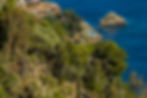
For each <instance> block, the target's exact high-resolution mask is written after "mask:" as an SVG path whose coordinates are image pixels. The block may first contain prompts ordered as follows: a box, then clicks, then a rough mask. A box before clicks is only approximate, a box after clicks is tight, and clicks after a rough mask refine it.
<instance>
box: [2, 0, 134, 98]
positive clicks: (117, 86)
mask: <svg viewBox="0 0 147 98" xmlns="http://www.w3.org/2000/svg"><path fill="white" fill-rule="evenodd" d="M12 1H13V0H12ZM12 1H10V0H7V1H6V3H5V4H4V5H3V6H1V9H0V97H1V98H136V94H135V91H133V90H132V89H131V87H130V86H129V85H128V84H126V83H123V82H122V80H121V78H120V75H121V74H122V73H123V71H124V70H125V68H126V65H127V64H126V61H125V59H126V54H125V52H124V51H123V50H122V49H121V48H119V46H118V45H116V44H115V43H114V42H105V41H97V42H92V41H91V39H89V38H87V36H83V34H81V32H82V31H83V29H84V28H82V27H81V25H80V22H81V21H83V20H82V19H81V18H79V17H78V16H76V15H75V14H74V13H72V12H62V13H61V14H60V15H56V16H48V17H45V18H42V19H40V18H39V19H38V18H37V17H35V16H32V15H30V14H28V13H27V12H25V11H24V10H22V9H20V8H17V7H16V6H15V2H12ZM77 33H78V34H80V39H78V41H77V40H74V38H73V37H74V35H75V34H77ZM80 40H84V42H83V41H80Z"/></svg>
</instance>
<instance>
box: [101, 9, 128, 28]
mask: <svg viewBox="0 0 147 98" xmlns="http://www.w3.org/2000/svg"><path fill="white" fill-rule="evenodd" d="M125 25H126V20H125V19H124V18H123V17H121V16H119V15H118V14H116V13H114V12H110V13H108V14H107V15H106V16H105V17H104V18H102V19H101V20H100V26H101V27H102V28H119V27H123V26H125Z"/></svg>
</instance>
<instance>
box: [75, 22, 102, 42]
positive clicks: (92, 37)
mask: <svg viewBox="0 0 147 98" xmlns="http://www.w3.org/2000/svg"><path fill="white" fill-rule="evenodd" d="M80 25H81V27H82V31H81V32H80V33H79V32H78V33H76V34H75V35H74V37H73V40H74V41H76V42H80V43H87V41H88V42H91V43H97V42H99V41H101V40H102V36H101V35H100V33H99V32H97V31H96V30H95V29H94V28H93V27H92V26H90V25H89V24H88V23H87V22H85V21H81V23H80Z"/></svg>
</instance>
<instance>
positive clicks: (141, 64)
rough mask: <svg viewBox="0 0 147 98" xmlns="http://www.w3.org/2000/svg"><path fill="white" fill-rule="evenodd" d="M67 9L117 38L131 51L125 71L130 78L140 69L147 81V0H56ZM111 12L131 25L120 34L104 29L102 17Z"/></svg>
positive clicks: (103, 33) (115, 39) (109, 36)
mask: <svg viewBox="0 0 147 98" xmlns="http://www.w3.org/2000/svg"><path fill="white" fill-rule="evenodd" d="M52 1H56V2H57V3H58V4H59V5H60V6H61V7H62V8H63V9H64V10H66V9H70V10H74V11H75V12H76V13H77V14H79V15H80V16H81V17H83V18H84V19H85V20H86V21H87V22H88V23H89V24H91V25H92V26H94V27H95V28H96V29H97V30H98V31H100V32H101V34H102V35H103V36H104V39H105V40H108V39H111V40H114V41H116V42H117V43H118V44H119V45H120V46H121V47H122V48H123V49H125V51H126V52H127V54H128V56H129V57H128V60H127V61H128V63H129V67H128V69H127V71H126V72H125V73H124V76H123V77H124V79H127V77H128V75H129V73H130V72H131V71H136V72H137V73H138V74H139V75H140V76H142V77H143V78H144V80H147V77H145V76H146V75H147V0H52ZM109 11H115V12H117V13H118V14H120V15H121V16H123V17H124V18H125V19H126V20H127V22H128V25H127V26H126V27H125V28H123V29H121V30H119V31H118V32H116V33H106V32H103V31H102V30H101V29H100V28H99V26H98V23H99V20H100V19H101V18H102V17H103V16H104V15H105V14H106V13H108V12H109Z"/></svg>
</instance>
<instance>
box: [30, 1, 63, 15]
mask: <svg viewBox="0 0 147 98" xmlns="http://www.w3.org/2000/svg"><path fill="white" fill-rule="evenodd" d="M27 10H28V11H29V12H30V13H31V14H33V15H35V16H38V17H45V16H48V15H56V14H59V13H60V12H61V9H60V7H59V6H58V5H57V4H56V3H51V2H49V3H48V2H38V3H34V2H29V3H27Z"/></svg>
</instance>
